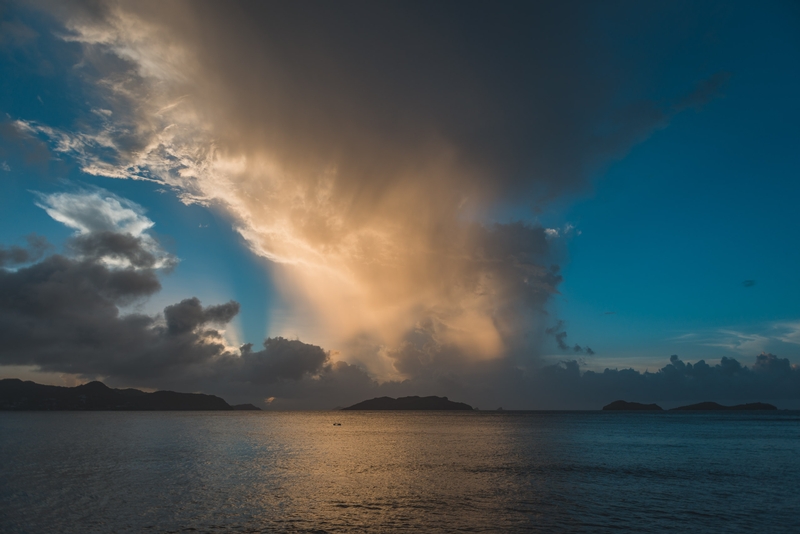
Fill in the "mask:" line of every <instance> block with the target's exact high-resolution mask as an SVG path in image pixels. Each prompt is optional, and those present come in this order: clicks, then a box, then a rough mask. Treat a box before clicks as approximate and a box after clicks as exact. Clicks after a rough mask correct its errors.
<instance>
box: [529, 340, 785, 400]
mask: <svg viewBox="0 0 800 534" xmlns="http://www.w3.org/2000/svg"><path fill="white" fill-rule="evenodd" d="M532 382H533V384H532V385H535V387H536V388H537V394H536V395H535V396H536V397H539V401H538V402H537V403H540V404H541V403H553V404H554V405H561V406H573V407H594V408H600V407H601V406H603V405H604V404H607V403H609V402H611V401H614V400H618V399H623V400H629V401H636V402H645V403H649V402H662V403H665V404H668V405H672V404H675V403H679V402H687V403H688V402H692V401H698V402H699V401H705V400H713V401H718V402H719V401H735V402H752V401H759V400H773V401H780V400H797V399H798V398H800V368H798V367H796V366H795V367H793V366H792V365H791V364H790V362H789V360H788V359H785V358H778V357H777V356H775V355H773V354H767V353H762V354H760V355H759V356H757V357H756V361H755V363H754V364H753V365H752V366H750V367H747V366H744V365H742V364H741V363H739V362H738V361H737V360H735V359H733V358H727V357H723V358H722V359H721V361H720V362H719V363H718V364H716V365H709V364H707V363H706V362H705V361H704V360H699V361H697V362H696V363H694V364H691V363H687V362H683V361H682V360H681V359H680V358H678V356H675V355H673V356H671V357H670V363H669V364H667V365H666V366H664V367H662V368H661V369H659V370H658V371H656V372H655V373H650V372H645V373H640V372H638V371H635V370H633V369H619V370H618V369H606V370H605V371H603V372H601V373H599V372H594V371H586V372H583V373H581V371H580V365H579V363H578V362H576V361H565V362H561V363H559V364H556V365H553V366H548V367H544V368H542V369H541V370H540V371H539V373H537V375H536V376H535V377H534V378H533V381H532ZM532 400H533V399H532ZM534 402H536V401H534Z"/></svg>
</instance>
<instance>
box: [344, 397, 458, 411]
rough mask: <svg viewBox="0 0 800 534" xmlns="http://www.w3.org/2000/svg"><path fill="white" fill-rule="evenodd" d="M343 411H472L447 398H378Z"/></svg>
mask: <svg viewBox="0 0 800 534" xmlns="http://www.w3.org/2000/svg"><path fill="white" fill-rule="evenodd" d="M342 409H343V410H472V406H470V405H469V404H464V403H463V402H453V401H451V400H448V398H447V397H400V398H397V399H393V398H391V397H378V398H375V399H370V400H365V401H363V402H359V403H358V404H354V405H352V406H349V407H347V408H342Z"/></svg>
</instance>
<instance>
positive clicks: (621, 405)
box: [603, 400, 663, 412]
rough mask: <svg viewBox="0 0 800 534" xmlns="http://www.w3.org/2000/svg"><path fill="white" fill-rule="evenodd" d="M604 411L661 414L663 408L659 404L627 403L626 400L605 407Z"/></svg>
mask: <svg viewBox="0 0 800 534" xmlns="http://www.w3.org/2000/svg"><path fill="white" fill-rule="evenodd" d="M603 411H606V412H613V411H627V412H632V411H636V412H661V411H663V408H661V406H659V405H658V404H641V403H639V402H627V401H624V400H618V401H614V402H612V403H611V404H606V405H605V406H603Z"/></svg>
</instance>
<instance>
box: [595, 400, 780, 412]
mask: <svg viewBox="0 0 800 534" xmlns="http://www.w3.org/2000/svg"><path fill="white" fill-rule="evenodd" d="M777 409H778V408H777V407H776V406H773V405H772V404H766V403H764V402H751V403H749V404H737V405H736V406H723V405H722V404H718V403H716V402H700V403H697V404H690V405H688V406H679V407H678V408H671V409H670V410H669V411H671V412H676V411H677V412H692V411H696V412H706V411H749V410H777ZM603 411H608V412H613V411H621V412H624V411H628V412H630V411H652V412H662V411H664V410H663V408H661V406H659V405H658V404H641V403H639V402H627V401H624V400H618V401H614V402H612V403H611V404H606V405H605V406H603Z"/></svg>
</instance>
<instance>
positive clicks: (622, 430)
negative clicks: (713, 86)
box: [0, 412, 800, 534]
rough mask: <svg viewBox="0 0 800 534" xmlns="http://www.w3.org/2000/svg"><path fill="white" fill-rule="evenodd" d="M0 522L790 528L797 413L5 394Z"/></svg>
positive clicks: (138, 527) (289, 528) (84, 528)
mask: <svg viewBox="0 0 800 534" xmlns="http://www.w3.org/2000/svg"><path fill="white" fill-rule="evenodd" d="M334 423H341V426H334ZM0 531H1V532H3V533H18V532H19V533H22V532H25V533H37V534H38V533H55V532H64V533H72V532H75V533H92V532H103V533H106V532H137V533H138V532H462V531H463V532H615V533H616V532H720V533H722V532H724V533H729V532H792V533H797V532H800V413H798V412H773V413H758V414H756V413H688V414H686V413H682V414H664V413H661V414H659V413H656V414H653V413H603V412H549V413H548V412H538V413H524V414H522V413H485V412H484V413H480V412H475V413H472V412H467V413H458V412H416V413H415V412H394V413H388V412H382V413H381V412H302V413H268V412H260V413H258V412H257V413H243V412H216V413H213V412H162V413H157V412H156V413H152V412H151V413H146V412H128V413H110V412H94V413H80V412H49V413H48V412H28V413H8V412H6V413H0Z"/></svg>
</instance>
